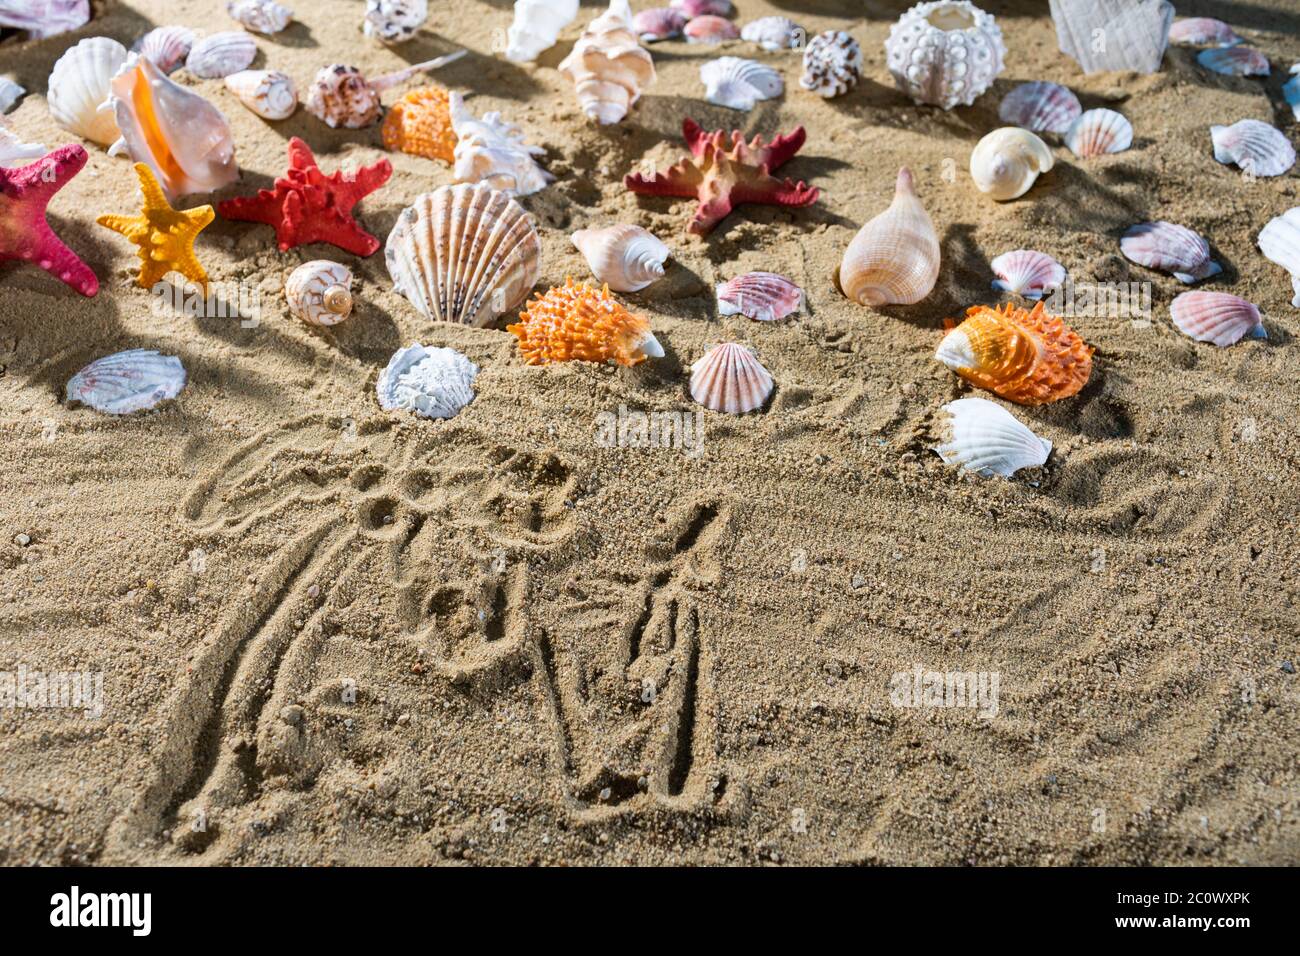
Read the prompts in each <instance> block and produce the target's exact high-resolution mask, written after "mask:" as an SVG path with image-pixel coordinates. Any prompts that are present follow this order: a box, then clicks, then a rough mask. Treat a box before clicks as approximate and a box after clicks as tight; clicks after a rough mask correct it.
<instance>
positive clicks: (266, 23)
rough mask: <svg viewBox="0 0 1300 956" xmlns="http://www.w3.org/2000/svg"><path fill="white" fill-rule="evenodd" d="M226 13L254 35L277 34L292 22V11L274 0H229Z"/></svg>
mask: <svg viewBox="0 0 1300 956" xmlns="http://www.w3.org/2000/svg"><path fill="white" fill-rule="evenodd" d="M226 12H227V13H229V14H230V15H231V17H233V18H234V19H236V20H238V21H239V22H240V23H242V24H243V25H244V29H245V30H252V31H253V32H254V33H268V34H269V33H279V32H280V31H281V30H283V29H284V28H285V27H287V26H288V25H289V24H290V23H291V22H292V21H293V11H292V10H290V9H289V8H288V7H286V6H282V5H281V4H278V3H276V2H275V0H230V2H229V3H227V4H226Z"/></svg>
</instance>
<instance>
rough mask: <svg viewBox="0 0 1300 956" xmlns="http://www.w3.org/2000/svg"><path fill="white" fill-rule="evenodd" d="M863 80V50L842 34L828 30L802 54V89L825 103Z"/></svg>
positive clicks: (800, 80)
mask: <svg viewBox="0 0 1300 956" xmlns="http://www.w3.org/2000/svg"><path fill="white" fill-rule="evenodd" d="M688 26H689V24H688ZM860 79H862V47H860V46H858V41H857V40H855V39H853V36H852V35H851V34H848V33H845V32H844V31H843V30H827V31H826V32H825V33H819V34H817V36H815V37H813V38H812V40H810V41H809V43H808V46H807V47H806V48H805V49H804V51H803V75H802V76H800V77H799V85H800V86H802V87H803V88H804V89H805V90H810V91H812V92H813V93H816V94H817V95H818V96H821V97H824V98H825V99H831V98H832V97H835V96H843V95H844V94H845V93H847V92H848V91H849V90H851V89H853V88H854V87H855V86H857V85H858V80H860Z"/></svg>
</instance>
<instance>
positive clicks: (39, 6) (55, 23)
mask: <svg viewBox="0 0 1300 956" xmlns="http://www.w3.org/2000/svg"><path fill="white" fill-rule="evenodd" d="M89 20H90V2H89V0H0V27H12V28H14V29H16V30H25V31H26V32H27V37H28V39H31V40H43V39H45V38H46V37H52V36H56V35H58V34H60V33H68V32H70V31H72V30H75V29H77V28H78V27H80V26H84V25H85V24H86V22H87V21H89Z"/></svg>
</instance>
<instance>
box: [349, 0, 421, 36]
mask: <svg viewBox="0 0 1300 956" xmlns="http://www.w3.org/2000/svg"><path fill="white" fill-rule="evenodd" d="M428 19H429V0H366V15H365V20H364V22H363V23H362V26H361V29H362V32H364V33H365V35H366V36H368V37H370V38H371V39H374V40H378V41H379V42H380V43H405V42H406V41H407V40H409V39H411V37H413V36H415V34H416V31H418V30H419V29H420V27H422V26H424V24H425V22H426V21H427V20H428Z"/></svg>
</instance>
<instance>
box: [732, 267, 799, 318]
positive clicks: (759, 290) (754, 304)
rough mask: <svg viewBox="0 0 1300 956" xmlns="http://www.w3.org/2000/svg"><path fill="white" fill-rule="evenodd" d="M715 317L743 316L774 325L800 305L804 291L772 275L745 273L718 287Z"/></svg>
mask: <svg viewBox="0 0 1300 956" xmlns="http://www.w3.org/2000/svg"><path fill="white" fill-rule="evenodd" d="M717 293H718V315H745V316H748V317H749V318H751V319H753V320H755V321H756V322H775V321H776V320H778V319H784V318H785V317H786V316H788V315H793V314H794V313H796V312H798V311H799V308H800V306H801V305H803V290H802V289H800V288H799V287H798V286H797V285H795V284H794V283H793V282H791V281H790V280H789V279H787V278H786V277H785V276H782V275H777V274H776V273H775V272H747V273H745V274H744V275H739V276H736V277H735V278H733V279H729V280H728V281H726V282H723V283H722V284H721V285H719V286H718V289H717Z"/></svg>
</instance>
